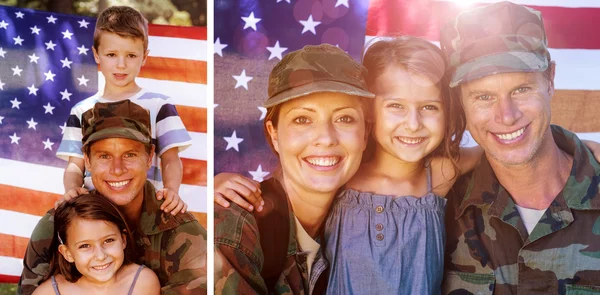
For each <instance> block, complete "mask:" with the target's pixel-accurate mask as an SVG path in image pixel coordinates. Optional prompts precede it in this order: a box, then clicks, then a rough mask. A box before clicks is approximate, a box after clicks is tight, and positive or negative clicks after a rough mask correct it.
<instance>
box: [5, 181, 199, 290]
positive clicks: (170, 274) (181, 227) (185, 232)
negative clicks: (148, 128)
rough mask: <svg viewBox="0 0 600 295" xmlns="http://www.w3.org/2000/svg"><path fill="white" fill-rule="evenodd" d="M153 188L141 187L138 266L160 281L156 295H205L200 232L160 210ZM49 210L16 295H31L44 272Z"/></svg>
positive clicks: (191, 221)
mask: <svg viewBox="0 0 600 295" xmlns="http://www.w3.org/2000/svg"><path fill="white" fill-rule="evenodd" d="M161 203H162V201H158V200H156V192H155V190H154V186H153V185H152V184H151V183H150V182H148V181H146V184H145V186H144V203H143V205H142V215H141V219H140V224H139V227H138V230H135V231H134V237H135V240H136V243H137V247H138V249H139V250H140V252H138V254H139V256H140V257H139V259H138V260H137V261H136V262H137V263H139V264H144V265H146V266H147V267H148V268H150V269H152V271H154V273H156V275H157V276H158V279H159V280H160V285H161V286H162V288H161V294H163V295H175V294H205V293H206V290H207V285H206V283H207V282H206V273H207V268H206V267H207V265H206V230H205V229H204V228H203V227H202V226H201V225H200V223H198V221H197V220H196V219H195V218H194V216H193V215H192V214H190V213H188V212H186V213H184V214H177V215H176V216H172V215H171V214H169V213H165V212H163V211H161V210H160V204H161ZM53 232H54V209H51V210H50V211H48V213H46V215H44V216H43V217H42V219H41V220H40V221H39V222H38V224H37V226H36V227H35V229H34V231H33V233H32V235H31V240H30V241H29V244H28V245H27V250H26V252H25V257H24V259H23V267H24V268H23V273H22V274H21V279H20V281H19V287H18V291H17V293H18V294H31V293H33V291H34V290H35V289H36V288H37V287H38V286H39V285H40V284H41V283H42V279H43V278H44V276H45V275H46V274H47V273H48V272H49V271H50V266H49V263H50V253H49V248H50V242H51V241H52V234H53Z"/></svg>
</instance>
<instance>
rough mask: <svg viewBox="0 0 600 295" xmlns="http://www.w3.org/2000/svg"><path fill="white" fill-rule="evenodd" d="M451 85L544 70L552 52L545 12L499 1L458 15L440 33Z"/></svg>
mask: <svg viewBox="0 0 600 295" xmlns="http://www.w3.org/2000/svg"><path fill="white" fill-rule="evenodd" d="M440 45H441V47H442V51H443V52H444V55H445V57H446V60H447V62H448V71H449V73H450V74H451V75H452V76H451V80H450V87H455V86H458V85H459V84H461V83H464V82H467V81H472V80H476V79H479V78H483V77H485V76H489V75H494V74H500V73H513V72H542V71H544V70H546V69H547V68H548V64H549V62H550V61H549V58H550V54H549V53H548V48H547V46H548V40H547V39H546V30H545V29H544V21H543V19H542V13H541V12H539V11H537V10H535V9H532V8H529V7H525V6H523V5H519V4H514V3H511V2H506V1H505V2H498V3H494V4H490V5H486V6H482V7H478V8H475V9H472V10H469V11H465V12H462V13H460V14H459V15H457V16H456V18H455V19H454V21H452V22H450V23H449V24H448V25H446V26H445V27H444V28H443V29H442V31H441V33H440Z"/></svg>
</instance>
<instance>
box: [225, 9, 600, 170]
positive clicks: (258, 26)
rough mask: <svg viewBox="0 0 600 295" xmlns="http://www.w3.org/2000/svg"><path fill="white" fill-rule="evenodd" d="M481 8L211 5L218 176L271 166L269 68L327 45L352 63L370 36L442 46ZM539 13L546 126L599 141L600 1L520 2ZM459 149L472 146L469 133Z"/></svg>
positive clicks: (272, 157)
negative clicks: (547, 70)
mask: <svg viewBox="0 0 600 295" xmlns="http://www.w3.org/2000/svg"><path fill="white" fill-rule="evenodd" d="M492 2H498V1H488V0H482V1H481V0H480V1H476V0H456V1H434V0H372V1H367V0H315V1H312V0H258V1H257V0H248V1H234V0H217V1H216V2H215V37H214V38H215V40H213V41H214V49H215V104H216V105H217V106H216V107H215V138H214V145H215V146H214V149H215V150H214V155H215V173H219V172H224V171H227V172H237V173H241V174H243V175H245V176H248V177H252V178H254V179H255V180H259V181H260V180H262V179H264V178H267V177H269V175H270V173H271V172H272V171H273V169H275V167H276V164H277V160H276V158H275V157H274V156H273V153H272V152H271V151H270V149H269V147H268V146H267V145H266V141H265V137H264V135H263V131H262V119H263V117H264V111H265V110H264V109H262V108H260V106H261V104H262V102H264V100H265V98H266V95H267V79H268V75H269V72H270V70H271V68H272V67H273V66H274V65H275V64H276V62H277V61H279V60H280V59H281V57H282V56H284V55H285V54H286V53H289V52H291V51H293V50H296V49H299V48H301V47H302V46H304V45H307V44H318V43H330V44H333V45H338V46H339V47H341V48H342V49H344V50H346V51H347V52H348V53H350V55H352V56H353V57H354V58H355V59H356V60H360V53H361V51H362V47H363V45H364V43H365V42H367V41H368V40H370V39H371V38H373V37H375V36H398V35H412V36H418V37H424V38H426V39H427V40H430V41H432V42H434V43H436V44H439V42H438V40H439V28H440V26H442V25H444V24H445V23H446V22H447V21H450V20H452V19H453V18H454V17H455V16H456V15H457V14H458V13H459V12H460V11H463V10H465V9H469V8H472V7H476V6H479V5H484V4H486V3H492ZM514 2H516V3H519V4H523V5H528V6H531V7H532V8H535V9H538V10H540V11H541V12H542V15H543V17H544V23H545V27H546V31H547V34H548V40H549V46H550V48H551V49H550V53H551V55H552V58H553V59H554V60H555V61H556V64H557V70H556V78H555V86H556V91H555V94H554V98H553V100H552V122H553V123H554V124H559V125H561V126H563V127H566V128H568V129H570V130H572V131H575V132H577V133H578V135H579V136H580V137H581V138H586V139H592V140H596V141H600V116H598V115H597V112H598V110H599V109H600V75H599V74H598V73H599V72H600V34H599V32H598V28H600V2H594V1H585V0H572V1H559V0H517V1H514ZM464 142H465V145H473V144H475V143H474V141H473V140H472V139H470V138H469V135H468V133H467V135H466V138H465V139H464Z"/></svg>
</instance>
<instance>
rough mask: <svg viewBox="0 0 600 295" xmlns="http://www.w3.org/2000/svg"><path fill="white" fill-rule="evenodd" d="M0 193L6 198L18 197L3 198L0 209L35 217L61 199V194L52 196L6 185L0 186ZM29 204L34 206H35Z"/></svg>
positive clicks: (44, 212)
mask: <svg viewBox="0 0 600 295" xmlns="http://www.w3.org/2000/svg"><path fill="white" fill-rule="evenodd" d="M0 191H2V192H3V194H4V195H7V196H19V197H18V198H3V199H2V201H1V202H0V209H2V210H12V211H16V212H20V213H26V214H31V215H37V216H42V215H44V214H46V212H47V211H48V209H50V208H52V207H54V202H56V201H57V200H58V199H60V198H61V197H62V195H61V194H52V193H48V192H43V191H36V190H31V189H27V188H21V187H16V186H11V185H6V184H0ZM31 204H35V206H32V205H31ZM0 240H1V239H0Z"/></svg>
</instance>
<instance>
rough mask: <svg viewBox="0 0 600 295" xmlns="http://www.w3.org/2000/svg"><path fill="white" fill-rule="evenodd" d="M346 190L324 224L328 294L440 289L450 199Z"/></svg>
mask: <svg viewBox="0 0 600 295" xmlns="http://www.w3.org/2000/svg"><path fill="white" fill-rule="evenodd" d="M427 191H428V193H427V194H426V195H424V196H422V197H420V198H416V197H414V196H404V197H397V196H384V195H377V194H371V193H364V192H359V191H356V190H353V189H347V190H345V191H343V192H342V193H341V194H340V195H339V196H338V197H337V198H336V200H335V202H334V204H333V206H332V209H331V210H332V211H331V212H330V215H329V217H328V219H327V222H326V224H325V255H326V258H327V260H328V261H329V262H330V266H331V270H330V276H329V282H328V286H327V294H440V293H441V283H442V277H443V270H444V245H445V239H446V235H445V229H444V208H445V206H446V199H445V198H442V197H439V196H436V195H434V194H433V193H432V192H431V171H430V168H429V165H427Z"/></svg>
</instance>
